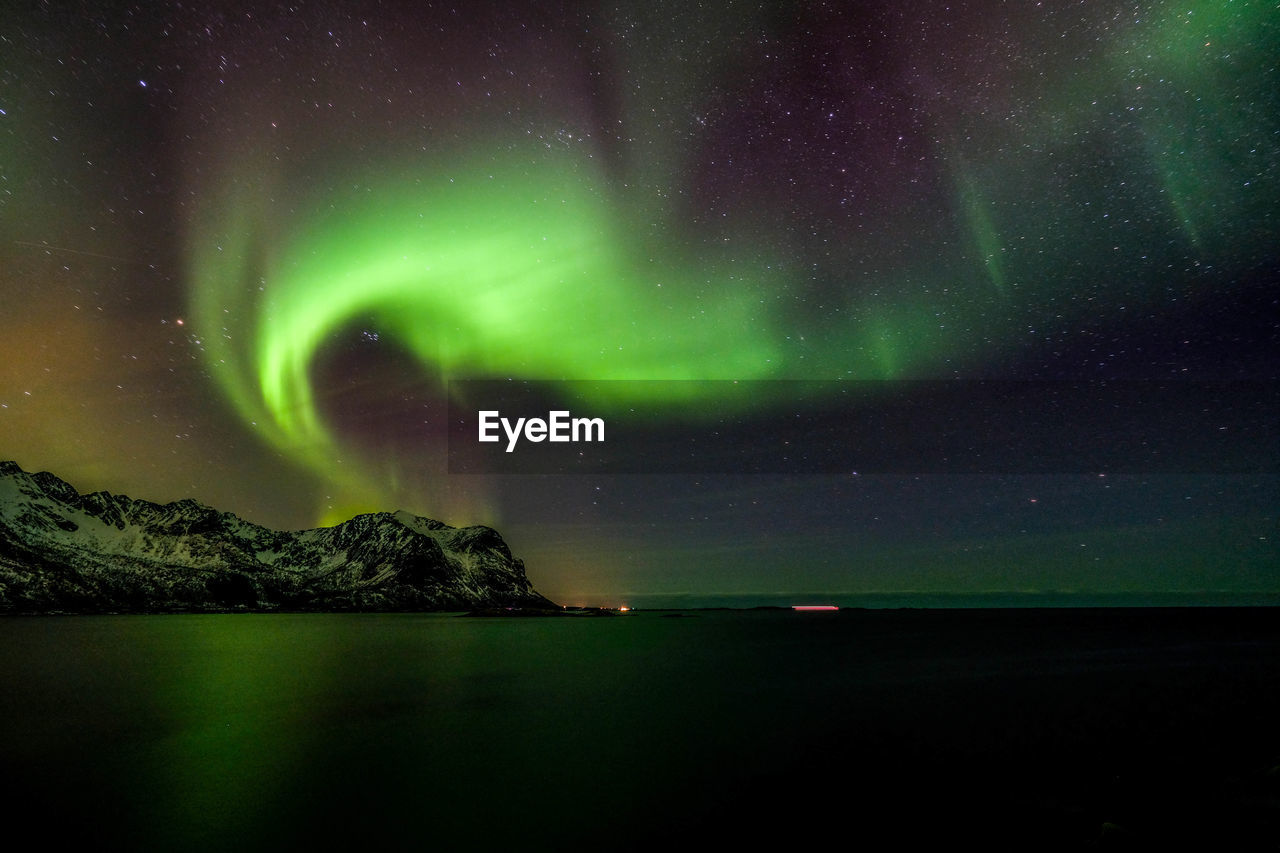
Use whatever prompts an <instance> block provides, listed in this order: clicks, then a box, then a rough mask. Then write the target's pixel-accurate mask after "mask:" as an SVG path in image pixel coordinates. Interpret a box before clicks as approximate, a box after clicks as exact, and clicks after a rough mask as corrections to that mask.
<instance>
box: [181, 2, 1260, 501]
mask: <svg viewBox="0 0 1280 853" xmlns="http://www.w3.org/2000/svg"><path fill="white" fill-rule="evenodd" d="M1220 7H1221V4H1219V3H1194V4H1190V6H1189V7H1188V8H1182V7H1180V10H1179V11H1177V12H1169V13H1168V14H1166V15H1164V16H1163V17H1159V18H1156V19H1153V20H1151V21H1150V22H1146V21H1143V22H1135V23H1134V24H1133V25H1132V26H1130V27H1129V31H1128V36H1127V38H1125V39H1122V40H1119V41H1116V42H1113V43H1112V44H1111V46H1110V47H1109V48H1108V53H1107V55H1106V56H1105V57H1100V58H1099V60H1098V61H1096V62H1093V63H1091V64H1090V66H1089V68H1090V70H1086V71H1083V72H1079V73H1074V74H1071V75H1066V76H1063V77H1060V78H1058V79H1057V80H1055V81H1053V82H1052V83H1050V84H1049V86H1048V88H1044V87H1043V86H1044V84H1042V83H1037V84H1036V85H1037V86H1041V87H1042V88H1040V89H1039V90H1037V91H1036V92H1035V93H1031V92H1030V91H1029V90H1025V86H1024V85H1023V84H1019V83H1017V82H1016V81H1015V82H1011V83H1008V87H1009V101H1010V103H1016V104H1018V105H1021V106H1020V107H1019V108H1020V110H1021V113H1020V119H1019V121H1017V122H1015V123H1011V124H1009V125H1007V126H999V127H997V126H984V125H980V124H975V123H972V122H970V121H969V120H968V119H966V118H963V117H961V118H956V117H955V116H957V115H963V114H962V113H960V112H958V108H957V107H956V105H955V104H951V103H938V104H934V116H933V118H934V122H935V124H936V125H937V127H936V129H935V131H934V133H933V137H932V138H933V140H934V143H933V147H934V149H935V160H936V162H937V165H936V166H935V167H934V168H935V169H936V170H937V172H938V173H939V174H944V175H949V176H950V178H949V179H948V180H945V181H944V184H945V185H946V186H947V188H948V191H949V193H950V196H951V198H950V203H949V209H947V210H944V211H941V212H939V211H937V210H924V211H922V210H917V209H913V208H911V207H908V208H907V209H906V211H905V213H904V212H902V211H897V212H887V213H886V214H885V218H886V223H884V224H885V226H886V227H890V228H896V227H901V228H902V229H903V231H904V233H905V234H906V235H907V236H906V239H907V240H908V241H909V242H912V243H924V241H929V242H928V243H927V244H925V245H921V247H920V248H921V251H920V252H918V253H916V256H915V258H914V259H913V260H912V261H911V262H903V263H899V264H898V265H897V266H896V267H891V268H884V269H877V270H876V271H875V276H876V281H875V282H873V284H872V285H866V284H865V283H864V282H857V283H855V282H840V281H839V280H838V277H839V276H840V275H841V274H842V272H841V271H842V270H848V269H852V268H853V267H854V266H855V264H856V263H857V262H858V261H859V259H861V258H864V257H867V256H870V255H873V254H874V253H875V251H876V249H875V248H874V247H873V246H871V245H870V244H869V242H868V241H869V240H870V238H866V239H863V238H860V237H858V236H857V235H856V234H849V235H842V234H837V233H832V234H828V235H824V237H825V238H828V241H829V242H831V243H833V244H834V247H833V248H832V249H831V250H830V251H829V252H828V253H827V254H826V255H825V256H824V258H823V260H822V262H821V263H822V265H823V269H824V272H825V274H826V275H827V276H828V278H832V279H835V280H836V285H837V287H835V288H834V290H835V293H834V294H833V295H832V296H830V298H829V299H828V300H827V309H826V310H825V311H822V312H817V311H814V310H807V311H805V310H800V309H795V308H793V307H792V306H791V304H790V302H789V299H788V296H787V294H788V293H791V292H794V291H796V290H798V289H801V288H803V287H804V286H805V285H804V277H805V275H807V274H808V272H809V268H810V267H815V266H818V264H817V263H812V264H811V263H809V261H808V259H807V258H805V257H802V256H801V253H799V252H791V251H788V250H787V249H786V248H785V247H783V248H779V246H780V245H781V243H780V241H770V240H768V239H767V234H766V232H767V230H768V227H767V226H768V222H769V221H770V219H769V216H767V215H766V214H767V213H768V211H767V210H764V212H760V211H751V210H748V211H745V212H743V213H741V214H740V215H737V216H735V217H731V218H729V220H728V222H727V224H726V225H724V226H723V229H722V231H721V232H717V234H723V235H724V236H723V238H722V239H719V240H713V239H711V238H709V237H707V234H706V233H694V234H692V235H690V236H685V237H677V236H675V235H679V234H681V233H682V229H683V226H684V223H683V222H682V219H681V213H680V211H679V210H678V209H677V208H676V206H675V205H674V204H665V205H663V204H655V203H654V202H653V199H652V198H651V197H650V196H647V195H646V196H645V197H643V198H642V197H641V196H640V193H639V190H637V189H636V187H635V186H634V185H628V184H627V183H626V182H625V181H621V180H619V177H618V176H617V175H616V174H609V173H606V170H604V169H602V168H600V167H599V163H600V162H601V160H602V159H603V158H595V157H592V156H585V155H584V154H583V153H582V152H581V151H579V150H568V149H566V150H558V149H550V148H548V149H545V150H544V149H538V150H533V151H531V150H529V147H528V146H524V147H523V148H522V147H521V144H519V143H513V144H510V145H495V144H493V142H492V141H487V142H484V143H481V142H479V141H476V142H475V144H474V145H472V146H471V147H470V148H469V149H468V150H466V153H464V154H461V155H459V156H456V157H446V156H432V157H420V158H418V159H416V160H406V159H403V158H401V159H399V160H389V161H388V162H383V163H380V164H378V167H377V170H376V172H370V171H368V170H364V171H360V172H358V173H357V172H352V173H349V174H344V175H341V176H340V179H338V180H334V181H333V182H332V184H333V185H335V186H338V187H341V189H328V188H326V189H323V190H321V189H319V188H314V189H308V190H307V191H305V192H302V191H300V190H299V188H297V187H287V188H286V189H288V190H292V192H279V193H275V192H273V193H268V192H267V189H266V188H276V187H277V185H278V184H280V183H281V182H282V181H283V180H284V179H283V178H281V177H280V176H279V175H278V174H276V173H275V171H274V170H273V169H272V168H271V167H269V166H267V165H265V164H266V163H267V162H268V157H267V156H266V155H265V154H262V153H261V151H262V146H259V147H258V152H259V153H258V154H257V155H256V156H234V155H232V156H228V157H227V159H226V161H225V162H226V163H227V165H225V166H224V170H223V173H222V174H221V178H222V180H221V181H220V182H219V183H218V184H217V185H218V186H219V187H220V188H221V189H220V190H218V191H217V192H210V193H207V194H206V197H205V205H204V207H203V208H202V209H201V210H200V211H199V213H198V214H197V216H196V217H195V219H194V220H193V223H192V225H191V227H190V229H189V233H188V244H189V245H188V248H189V252H190V269H189V273H190V280H191V282H192V288H191V305H192V316H193V319H194V321H195V327H196V328H197V329H200V330H202V335H203V336H204V343H205V353H206V356H207V359H208V363H209V366H210V369H211V372H212V375H213V376H214V377H215V379H216V381H217V384H218V386H219V387H220V388H221V389H222V391H223V392H224V393H225V394H226V395H227V397H228V399H229V400H230V401H231V402H232V403H233V405H234V407H235V408H236V410H237V411H238V412H239V414H240V415H241V416H242V417H243V419H244V420H245V421H246V422H247V423H249V424H251V425H252V426H253V427H254V428H255V429H256V431H257V432H258V433H259V434H260V435H262V436H263V437H265V438H266V439H267V440H268V441H269V442H270V443H271V444H272V445H274V446H275V447H276V448H278V449H279V450H281V451H283V452H284V453H286V454H287V455H288V456H289V457H290V458H293V459H295V460H296V461H298V462H300V463H302V464H304V465H305V466H306V467H307V468H309V469H310V470H312V471H313V472H315V473H316V474H317V475H319V476H320V478H321V479H322V480H325V481H335V480H340V478H341V477H343V476H352V477H356V478H357V479H361V480H363V478H365V477H366V476H367V475H365V474H359V475H355V474H352V475H342V474H339V473H338V472H337V471H336V469H335V467H334V465H333V460H334V458H335V456H336V455H339V454H340V453H341V452H342V448H343V445H344V439H343V436H342V435H340V434H337V433H336V431H335V430H334V428H333V427H332V426H331V425H330V424H328V423H326V419H325V417H324V415H323V413H322V407H321V406H320V404H319V403H318V396H319V395H318V393H317V389H316V388H315V381H316V379H315V375H314V366H315V362H316V359H317V357H318V355H319V354H320V353H321V352H322V351H323V349H324V347H325V346H326V343H327V342H330V341H332V340H334V339H335V337H337V336H339V335H340V334H342V333H343V332H344V331H346V332H349V331H350V330H351V329H353V328H358V327H360V326H362V325H368V326H370V327H372V328H375V329H377V331H378V334H379V335H380V336H385V338H386V339H387V340H389V341H393V342H394V344H395V345H396V346H398V347H400V348H401V349H402V350H403V351H405V352H407V353H409V354H411V355H412V357H413V358H414V359H415V360H416V361H417V362H418V364H419V365H420V367H421V370H422V372H423V375H424V377H430V378H433V379H437V380H438V381H440V382H444V381H447V380H448V379H450V378H456V377H515V378H529V379H551V380H561V379H563V380H583V379H586V380H615V379H743V380H747V379H768V378H787V379H799V378H804V379H845V378H847V379H897V378H904V377H919V376H934V377H947V376H950V375H953V374H954V373H955V372H957V371H962V370H964V369H965V368H967V367H969V366H972V365H975V364H976V365H980V364H982V363H983V362H984V360H986V359H989V358H992V357H995V356H998V355H999V354H1000V352H1001V351H1002V347H1004V346H1005V345H1006V344H1007V343H1012V342H1013V341H1014V339H1015V338H1016V337H1017V336H1018V335H1019V334H1021V333H1022V332H1023V330H1025V329H1026V328H1028V327H1029V326H1037V327H1039V328H1048V330H1050V331H1052V330H1053V329H1054V328H1059V329H1060V328H1064V327H1066V326H1067V325H1068V324H1069V323H1071V322H1072V320H1073V319H1076V318H1079V317H1081V316H1085V315H1087V314H1088V313H1090V312H1097V311H1098V309H1099V302H1098V301H1097V300H1096V299H1095V298H1093V296H1091V295H1089V293H1088V292H1087V289H1085V288H1082V286H1081V281H1082V280H1085V279H1089V280H1096V279H1100V278H1104V277H1105V279H1106V280H1109V281H1123V282H1125V284H1124V286H1123V291H1122V292H1120V293H1115V294H1112V295H1110V296H1109V297H1107V299H1105V300H1104V304H1105V303H1106V302H1107V301H1111V304H1117V303H1125V304H1126V305H1135V306H1141V305H1143V304H1148V305H1152V304H1158V303H1159V300H1161V299H1162V298H1163V291H1164V287H1165V284H1166V275H1165V270H1166V269H1168V267H1169V266H1170V265H1171V264H1173V263H1174V262H1175V260H1176V259H1182V258H1186V257H1187V256H1188V254H1192V255H1194V256H1198V257H1199V258H1201V259H1202V260H1203V261H1204V262H1205V263H1206V264H1212V263H1223V262H1226V263H1230V264H1232V265H1234V266H1236V267H1237V268H1243V267H1246V266H1247V265H1248V264H1249V263H1250V262H1251V259H1252V258H1254V257H1255V256H1256V255H1258V254H1259V253H1261V252H1266V251H1269V246H1268V242H1269V238H1268V236H1267V234H1266V232H1265V229H1264V228H1261V227H1241V224H1242V223H1243V224H1245V225H1248V224H1250V223H1255V224H1256V223H1260V222H1264V221H1265V220H1266V219H1267V218H1268V217H1269V216H1270V215H1271V214H1272V212H1273V210H1274V199H1275V198H1276V197H1278V196H1280V187H1277V186H1275V183H1276V178H1275V177H1274V174H1273V176H1272V178H1271V179H1270V183H1269V184H1268V185H1263V182H1260V181H1257V180H1253V181H1252V182H1250V180H1249V176H1255V175H1256V174H1257V171H1258V170H1257V169H1256V161H1257V158H1259V157H1263V156H1270V148H1269V147H1267V146H1270V147H1274V145H1275V143H1274V139H1275V130H1276V128H1275V125H1276V122H1277V118H1276V117H1277V116H1280V109H1272V110H1271V111H1270V112H1269V113H1268V114H1260V113H1259V112H1258V107H1257V105H1259V104H1268V103H1269V104H1272V105H1273V106H1274V105H1275V102H1276V97H1277V96H1276V94H1275V89H1274V88H1273V86H1272V85H1271V83H1273V82H1274V81H1271V83H1268V81H1267V80H1266V79H1265V75H1240V74H1234V73H1233V69H1235V68H1241V67H1244V68H1252V67H1261V66H1262V65H1264V64H1265V62H1264V61H1263V56H1264V55H1265V54H1267V53H1268V52H1270V51H1272V48H1274V47H1275V46H1276V41H1277V40H1276V33H1275V22H1274V10H1273V9H1270V8H1268V7H1267V6H1265V5H1264V4H1247V3H1246V4H1234V5H1233V10H1234V11H1232V12H1230V13H1226V12H1221V11H1220ZM1216 10H1217V11H1216ZM1206 69H1208V70H1206ZM1020 86H1023V88H1019V87H1020ZM1243 104H1251V105H1253V106H1252V107H1248V108H1247V107H1245V106H1241V105H1243ZM1117 127H1119V128H1120V129H1119V130H1117V129H1116V128H1117ZM1195 128H1200V129H1201V130H1199V131H1197V130H1195ZM1206 128H1207V129H1211V130H1212V132H1209V131H1207V130H1204V129H1206ZM667 143H668V144H665V145H662V146H657V147H656V150H661V151H665V152H668V154H669V153H670V152H671V151H673V150H676V149H678V147H679V146H678V145H677V144H676V143H675V142H674V141H672V140H667ZM1100 148H1101V149H1104V150H1105V151H1106V152H1107V153H1106V156H1104V157H1099V155H1098V150H1099V149H1100ZM241 150H242V151H249V150H251V147H250V146H248V145H246V146H243V147H242V149H241ZM267 150H269V146H267ZM664 156H665V155H664ZM634 168H636V169H638V170H640V171H643V172H645V173H647V174H679V173H680V171H681V170H680V169H676V168H673V167H672V166H671V165H670V164H667V163H657V162H650V163H644V162H641V163H638V164H635V166H634ZM1117 184H1119V185H1120V186H1125V185H1127V189H1126V190H1125V192H1123V193H1119V194H1116V193H1114V192H1113V191H1114V190H1115V187H1116V185H1117ZM673 189H674V188H673ZM268 196H270V198H268ZM280 199H288V202H287V203H286V202H285V201H282V200H280ZM298 199H302V201H299V200H298ZM1108 199H1110V202H1109V203H1108ZM1037 200H1038V202H1037ZM764 207H766V205H765V203H764V202H762V208H764ZM655 208H656V210H655ZM873 212H874V211H873ZM655 216H656V217H661V218H665V220H666V221H664V222H662V223H660V226H659V227H658V228H657V229H656V230H655V229H654V228H652V227H649V226H650V220H652V219H653V218H655ZM922 222H923V224H921V223H922ZM1121 223H1123V224H1121ZM655 233H656V234H658V235H659V239H658V240H655V238H654V236H653V235H654V234H655ZM762 237H764V239H761V238H762ZM661 239H667V240H668V241H669V244H670V245H669V246H668V247H667V249H666V250H665V251H664V250H663V248H662V246H661V245H659V246H658V247H657V248H658V251H655V242H658V243H660V242H661ZM725 244H730V245H733V246H742V245H744V244H746V245H753V246H754V247H755V248H753V249H752V250H748V251H745V252H744V251H743V250H741V249H738V250H737V251H736V252H735V251H730V250H728V249H724V248H722V246H723V245H725ZM609 387H610V388H611V389H612V391H611V393H612V394H613V395H614V396H613V397H611V398H600V399H593V400H589V401H584V402H586V403H588V404H590V405H592V406H595V407H596V409H597V410H598V411H607V409H608V408H609V407H611V406H619V405H634V404H644V405H648V406H653V407H658V408H661V407H662V406H663V405H665V404H668V403H671V404H675V403H688V402H690V401H671V400H665V399H664V400H653V399H643V398H642V397H638V396H636V395H643V394H644V393H645V390H646V388H648V387H650V386H646V385H644V384H643V383H636V384H634V385H628V384H626V383H622V384H618V385H614V386H609ZM722 387H723V386H698V385H696V384H691V385H690V388H691V389H708V388H722ZM780 387H783V386H780ZM691 393H702V392H701V391H698V390H692V391H691ZM693 402H696V403H699V404H702V405H706V406H709V407H710V406H726V405H731V404H732V401H729V400H722V399H720V400H717V399H705V400H697V401H693ZM775 402H776V403H777V404H778V405H780V406H781V405H783V404H785V403H787V402H789V401H787V400H785V399H779V400H777V401H775ZM348 449H349V448H348ZM345 485H346V486H347V487H348V488H354V489H357V490H360V491H364V492H366V493H368V494H371V495H375V494H377V493H378V491H379V489H380V488H381V486H380V485H379V484H378V483H376V482H360V483H346V484H345Z"/></svg>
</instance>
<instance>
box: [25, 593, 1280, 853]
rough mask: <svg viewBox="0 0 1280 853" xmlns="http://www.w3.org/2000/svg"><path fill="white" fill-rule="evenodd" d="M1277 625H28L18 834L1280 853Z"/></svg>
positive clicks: (172, 620) (382, 619)
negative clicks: (1270, 852) (1268, 852)
mask: <svg viewBox="0 0 1280 853" xmlns="http://www.w3.org/2000/svg"><path fill="white" fill-rule="evenodd" d="M1276 616H1277V614H1276V612H1275V611H1272V610H1266V609H1252V610H1250V609H1223V610H1212V609H1181V610H1119V609H1106V610H1040V611H1034V610H969V611H938V610H934V611H889V610H880V611H847V610H846V611H841V612H840V613H837V614H795V613H790V612H720V611H704V612H701V613H696V614H695V613H691V614H689V615H686V616H682V617H677V618H672V617H671V616H668V615H663V614H659V613H644V612H642V613H632V614H628V615H625V616H620V617H617V618H554V619H547V618H543V619H471V618H457V617H453V616H445V615H429V616H420V615H225V616H150V617H148V616H120V617H61V618H10V619H6V620H0V658H2V659H0V754H2V756H3V767H2V768H0V770H2V772H3V786H4V790H3V811H4V817H5V823H6V824H7V826H8V827H9V832H8V833H7V836H8V837H9V838H14V837H16V836H15V835H14V834H13V833H14V832H15V831H16V829H15V827H30V828H32V829H34V830H35V831H36V832H37V834H38V835H39V836H40V837H42V838H43V839H45V840H46V841H49V842H52V841H54V840H58V841H61V840H63V839H68V840H71V841H80V842H81V843H91V844H93V845H94V846H95V848H96V849H131V850H133V849H161V850H179V849H181V850H196V849H210V850H212V849H225V850H260V849H272V850H290V849H307V848H309V849H331V848H339V847H344V846H351V845H357V846H359V847H361V848H364V847H371V848H373V849H387V848H390V849H412V850H422V849H457V848H458V846H459V845H461V844H467V845H468V847H469V848H470V849H477V850H488V849H497V848H503V847H508V846H510V845H512V844H520V845H523V846H526V847H527V848H531V849H578V848H581V847H584V846H587V845H591V846H595V845H597V844H598V845H601V846H602V847H603V848H604V849H615V850H617V849H632V848H639V849H659V848H660V846H667V845H671V844H675V845H676V846H680V842H681V841H682V840H686V841H694V840H696V841H706V840H708V839H714V840H716V841H718V842H721V843H727V844H733V843H737V842H745V841H747V840H763V841H766V842H779V843H785V845H786V847H785V848H784V849H794V848H795V847H796V846H798V845H804V844H806V843H807V842H809V841H813V840H820V841H830V842H835V843H842V844H851V845H856V844H858V843H860V842H862V841H867V840H871V839H873V840H875V841H877V842H881V843H883V842H884V841H886V840H888V841H890V842H894V843H898V842H900V843H903V844H906V843H909V842H910V841H912V840H915V839H923V838H929V839H934V840H943V841H949V842H959V841H960V840H961V839H964V838H973V839H975V840H977V841H978V842H979V843H980V844H981V845H982V847H984V848H986V849H996V848H1002V847H1011V848H1022V849H1054V848H1066V849H1090V848H1092V847H1095V846H1101V847H1103V848H1112V847H1114V848H1117V849H1144V848H1147V847H1150V848H1151V849H1165V848H1167V846H1168V845H1169V844H1170V843H1173V842H1177V844H1178V846H1179V847H1183V848H1186V847H1187V846H1188V845H1190V846H1192V847H1200V848H1201V849H1217V850H1221V849H1237V848H1238V849H1275V847H1276V844H1277V839H1280V769H1278V768H1280V619H1277V618H1276Z"/></svg>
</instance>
